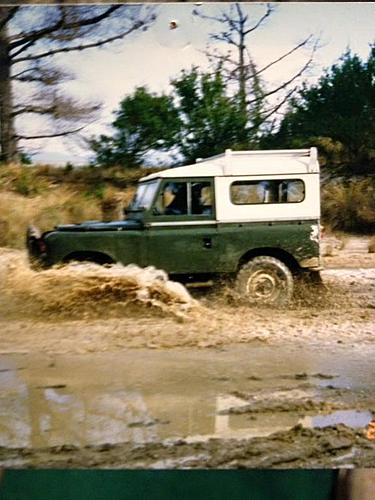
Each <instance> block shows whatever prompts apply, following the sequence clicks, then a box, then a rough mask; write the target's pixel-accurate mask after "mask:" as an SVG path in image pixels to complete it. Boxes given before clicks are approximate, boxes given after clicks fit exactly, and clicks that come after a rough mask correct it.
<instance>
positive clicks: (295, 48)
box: [256, 35, 312, 75]
mask: <svg viewBox="0 0 375 500" xmlns="http://www.w3.org/2000/svg"><path fill="white" fill-rule="evenodd" d="M311 39H312V35H309V36H308V37H307V38H306V39H305V40H303V41H302V42H301V43H299V44H298V45H296V46H295V47H293V48H292V49H291V50H289V51H288V52H285V54H283V55H282V56H280V57H278V58H277V59H275V60H274V61H272V62H270V63H269V64H266V66H263V68H261V69H260V70H258V71H257V72H256V75H260V74H261V73H263V72H264V71H266V70H267V69H269V68H270V67H271V66H273V65H274V64H277V63H278V62H280V61H282V60H283V59H285V58H286V57H288V56H290V55H291V54H293V53H294V52H296V51H297V50H298V49H300V48H301V47H305V46H306V45H307V44H308V43H309V41H310V40H311Z"/></svg>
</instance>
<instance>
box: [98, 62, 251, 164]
mask: <svg viewBox="0 0 375 500" xmlns="http://www.w3.org/2000/svg"><path fill="white" fill-rule="evenodd" d="M171 85H172V93H171V94H170V95H169V96H167V95H164V94H162V95H159V96H158V95H157V94H155V93H150V92H149V91H148V90H147V89H146V88H144V87H141V88H137V89H136V91H135V92H134V93H133V94H132V95H130V96H127V97H125V99H124V100H123V101H122V102H121V104H120V109H119V110H118V111H117V113H116V119H115V120H114V122H113V123H112V127H113V129H114V134H113V136H112V137H109V136H100V137H99V138H96V139H93V140H92V141H91V147H92V149H93V151H94V153H95V154H96V159H95V162H96V163H97V164H99V165H103V166H105V165H113V164H117V165H123V166H125V167H127V168H129V167H138V166H140V165H142V163H143V162H144V158H145V155H146V153H148V154H149V153H150V152H152V151H154V152H155V151H159V152H160V151H168V150H170V149H172V150H174V151H178V153H179V154H180V155H182V156H183V161H184V162H192V161H194V160H195V159H196V158H197V157H206V156H210V155H214V154H216V153H220V152H222V151H223V149H225V148H229V147H231V148H233V149H236V148H237V149H241V148H242V149H244V147H246V146H248V143H249V139H248V130H247V128H246V119H245V120H244V117H243V114H242V113H241V111H240V108H239V106H238V101H237V99H236V97H229V96H228V92H227V87H226V85H225V83H224V81H223V79H222V77H221V75H220V73H219V72H216V73H214V74H210V73H200V72H199V71H198V69H197V68H193V69H192V70H191V71H183V72H182V73H181V75H180V77H179V78H176V79H175V80H173V81H172V82H171Z"/></svg>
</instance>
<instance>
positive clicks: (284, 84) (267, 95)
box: [248, 50, 315, 104]
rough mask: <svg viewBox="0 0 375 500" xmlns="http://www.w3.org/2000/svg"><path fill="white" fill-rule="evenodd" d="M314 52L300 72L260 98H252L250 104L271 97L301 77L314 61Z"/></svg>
mask: <svg viewBox="0 0 375 500" xmlns="http://www.w3.org/2000/svg"><path fill="white" fill-rule="evenodd" d="M314 53H315V50H314V51H313V54H314ZM313 54H312V55H311V56H310V58H309V60H308V61H307V63H306V64H305V65H304V66H303V67H302V68H301V69H300V70H299V71H298V73H296V74H295V75H294V76H293V77H292V78H290V79H289V80H287V81H286V82H284V83H282V84H281V85H280V86H279V87H277V88H276V89H273V90H271V91H270V92H266V93H265V94H263V95H262V96H261V97H258V98H255V99H251V100H250V101H248V104H253V103H254V102H256V101H259V100H260V99H264V98H265V97H269V96H270V95H273V94H276V92H279V91H280V90H282V89H285V88H286V87H287V86H288V85H290V84H291V83H292V82H294V80H296V79H297V78H299V77H300V76H301V75H302V74H303V73H304V72H305V71H306V70H307V68H308V67H309V66H310V64H311V63H312V60H313Z"/></svg>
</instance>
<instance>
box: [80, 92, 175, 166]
mask: <svg viewBox="0 0 375 500" xmlns="http://www.w3.org/2000/svg"><path fill="white" fill-rule="evenodd" d="M112 126H113V128H114V130H115V133H114V135H113V136H112V137H108V136H105V135H101V136H100V137H99V138H98V139H92V140H91V141H90V145H91V147H92V149H93V151H94V152H95V154H96V163H97V164H99V165H123V166H126V167H139V166H140V165H142V163H143V158H144V155H145V153H147V152H148V151H150V150H159V151H165V150H167V149H168V148H170V147H172V146H173V145H174V144H175V142H176V135H177V133H178V130H179V128H180V123H179V116H178V111H177V109H176V108H175V106H174V104H173V100H172V98H171V97H170V96H166V95H164V94H162V95H160V96H158V95H156V94H154V93H149V92H148V91H147V89H146V88H145V87H138V88H137V89H136V90H135V92H134V94H132V95H131V96H128V97H125V99H123V100H122V102H121V103H120V109H119V110H118V111H117V112H116V119H115V120H114V122H113V123H112Z"/></svg>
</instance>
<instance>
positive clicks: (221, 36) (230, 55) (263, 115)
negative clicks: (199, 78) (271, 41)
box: [193, 2, 317, 143]
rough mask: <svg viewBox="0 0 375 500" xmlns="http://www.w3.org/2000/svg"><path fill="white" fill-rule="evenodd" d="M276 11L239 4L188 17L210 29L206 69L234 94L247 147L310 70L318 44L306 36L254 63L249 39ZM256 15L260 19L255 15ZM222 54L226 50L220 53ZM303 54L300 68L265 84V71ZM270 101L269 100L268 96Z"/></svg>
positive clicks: (196, 11) (267, 6)
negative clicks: (212, 70) (247, 136)
mask: <svg viewBox="0 0 375 500" xmlns="http://www.w3.org/2000/svg"><path fill="white" fill-rule="evenodd" d="M274 10H275V6H274V5H272V4H270V3H263V4H259V5H257V6H255V5H251V10H250V11H249V6H247V5H246V4H241V3H238V2H236V3H231V4H229V5H227V6H226V7H225V8H224V9H223V10H222V11H221V12H219V14H218V15H214V16H208V15H205V14H204V13H203V11H201V9H200V8H199V7H196V8H195V9H194V10H193V13H194V14H195V15H196V16H198V17H200V18H201V19H205V20H207V21H209V22H210V24H211V25H215V26H216V27H217V29H216V30H215V31H214V32H212V33H210V35H209V37H210V40H212V41H213V42H214V48H213V47H211V46H208V49H207V50H206V51H205V53H206V55H207V57H208V59H209V61H210V62H211V66H212V67H213V68H215V69H216V70H218V71H220V72H221V74H222V76H223V79H224V81H225V83H226V84H227V85H228V86H229V88H230V91H231V94H232V95H235V96H236V98H237V101H238V106H239V109H240V110H241V112H242V114H243V117H242V121H243V122H244V123H245V124H246V128H247V131H248V133H249V134H250V136H251V141H252V143H254V142H255V140H256V139H259V137H260V136H261V135H262V134H263V133H265V131H266V130H269V129H270V128H272V126H273V121H274V116H275V114H276V113H277V112H278V111H279V110H280V109H281V108H282V107H283V105H284V104H285V103H286V102H287V100H288V99H290V98H291V96H292V95H293V94H294V93H295V92H296V90H297V88H298V82H299V81H300V79H301V77H302V75H303V74H304V73H305V72H306V71H307V70H308V69H309V68H310V66H311V64H312V62H313V58H314V55H315V51H316V49H317V40H315V39H314V37H313V36H312V35H309V36H307V37H306V38H304V39H303V40H301V41H300V42H299V43H297V44H296V45H294V46H293V47H290V48H288V50H286V51H285V52H279V53H278V54H275V55H272V59H270V60H268V61H262V62H261V64H257V62H256V60H255V58H254V56H253V49H252V43H251V38H252V37H253V36H254V35H255V34H256V32H257V31H260V30H261V29H262V27H263V26H264V25H265V24H266V23H267V22H268V21H269V19H270V18H271V17H272V13H273V12H274ZM257 11H258V12H259V15H257ZM223 49H225V50H223ZM305 49H308V54H307V55H306V58H305V59H304V61H303V63H302V64H301V65H300V67H299V68H298V69H297V71H296V72H295V73H293V74H289V75H288V76H286V77H285V78H284V80H283V81H282V82H279V83H278V84H277V85H273V86H269V85H268V84H267V72H268V71H269V70H271V69H272V68H275V67H276V66H277V65H279V66H280V67H281V65H282V64H284V63H285V62H287V61H288V60H289V59H291V58H292V57H293V55H295V54H296V53H298V52H302V51H303V50H305ZM271 96H272V99H270V97H271Z"/></svg>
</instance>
